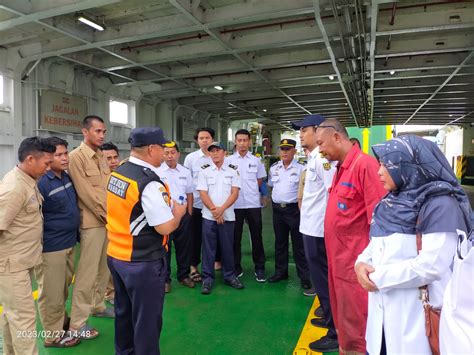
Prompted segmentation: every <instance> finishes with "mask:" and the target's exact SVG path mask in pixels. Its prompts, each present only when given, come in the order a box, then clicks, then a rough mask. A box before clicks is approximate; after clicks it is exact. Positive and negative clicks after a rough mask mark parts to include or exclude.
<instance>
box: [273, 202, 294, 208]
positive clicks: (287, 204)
mask: <svg viewBox="0 0 474 355" xmlns="http://www.w3.org/2000/svg"><path fill="white" fill-rule="evenodd" d="M272 203H273V205H274V206H278V207H280V208H288V207H292V206H296V205H298V203H297V202H292V203H275V202H272Z"/></svg>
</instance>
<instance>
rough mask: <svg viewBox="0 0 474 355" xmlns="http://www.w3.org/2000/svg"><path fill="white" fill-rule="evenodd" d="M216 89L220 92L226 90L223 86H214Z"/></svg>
mask: <svg viewBox="0 0 474 355" xmlns="http://www.w3.org/2000/svg"><path fill="white" fill-rule="evenodd" d="M214 89H216V90H219V91H222V90H224V88H223V87H222V86H219V85H216V86H214Z"/></svg>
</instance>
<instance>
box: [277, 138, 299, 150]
mask: <svg viewBox="0 0 474 355" xmlns="http://www.w3.org/2000/svg"><path fill="white" fill-rule="evenodd" d="M295 147H296V141H295V140H293V139H282V140H281V141H280V149H290V148H295Z"/></svg>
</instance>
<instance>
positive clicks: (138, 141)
mask: <svg viewBox="0 0 474 355" xmlns="http://www.w3.org/2000/svg"><path fill="white" fill-rule="evenodd" d="M128 142H129V143H130V144H131V145H132V147H144V146H147V145H151V144H159V145H164V144H166V143H168V140H167V139H165V137H164V136H163V130H162V129H161V128H160V127H140V128H134V129H132V131H131V132H130V138H128Z"/></svg>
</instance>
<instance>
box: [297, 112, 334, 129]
mask: <svg viewBox="0 0 474 355" xmlns="http://www.w3.org/2000/svg"><path fill="white" fill-rule="evenodd" d="M325 120H326V119H325V118H324V116H321V115H318V114H316V115H308V116H306V117H305V118H303V121H298V122H293V124H292V126H293V128H294V129H300V128H304V127H309V126H319V125H320V124H321V123H323V122H324V121H325Z"/></svg>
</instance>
